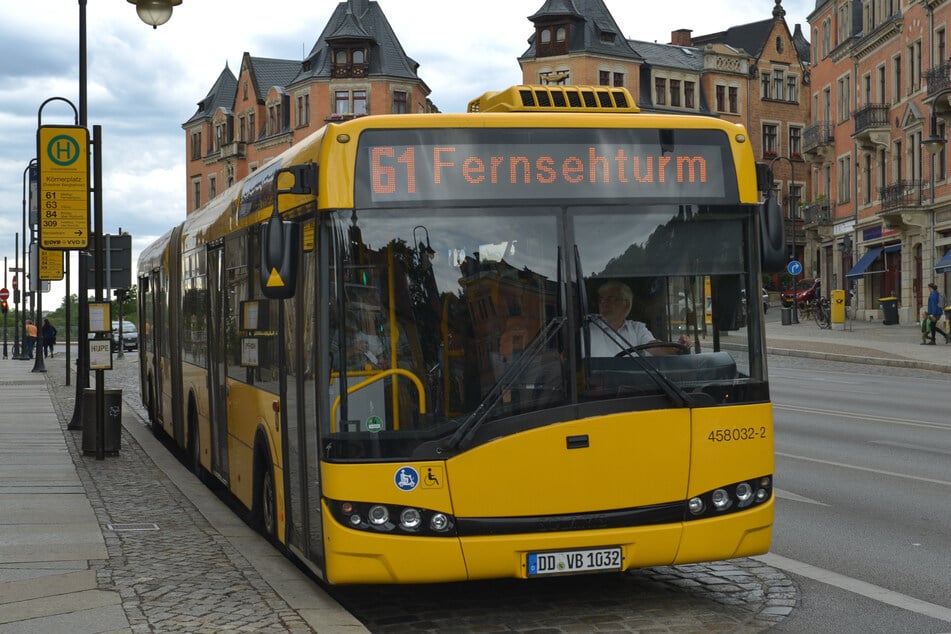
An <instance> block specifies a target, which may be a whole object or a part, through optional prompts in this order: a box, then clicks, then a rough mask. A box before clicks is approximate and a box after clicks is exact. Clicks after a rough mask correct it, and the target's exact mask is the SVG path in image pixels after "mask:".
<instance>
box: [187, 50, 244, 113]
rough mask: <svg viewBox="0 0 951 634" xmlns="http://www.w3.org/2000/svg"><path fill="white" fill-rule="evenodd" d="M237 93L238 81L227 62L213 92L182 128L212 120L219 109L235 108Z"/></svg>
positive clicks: (212, 89)
mask: <svg viewBox="0 0 951 634" xmlns="http://www.w3.org/2000/svg"><path fill="white" fill-rule="evenodd" d="M237 91H238V80H237V78H235V76H234V73H232V72H231V69H230V68H228V63H227V62H225V67H224V70H222V71H221V74H220V75H218V79H217V80H215V83H214V85H213V86H212V87H211V90H209V91H208V94H207V95H205V98H204V99H202V100H201V101H199V102H198V110H197V111H196V112H195V114H193V115H192V116H191V118H190V119H189V120H188V121H186V122H185V123H184V124H183V126H182V127H184V126H187V125H188V124H190V123H194V122H195V121H198V120H200V119H206V118H207V119H210V118H211V117H212V116H214V114H215V111H216V110H218V108H226V109H228V110H231V108H233V107H234V98H235V95H236V94H237Z"/></svg>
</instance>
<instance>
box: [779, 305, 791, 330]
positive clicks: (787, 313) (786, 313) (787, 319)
mask: <svg viewBox="0 0 951 634" xmlns="http://www.w3.org/2000/svg"><path fill="white" fill-rule="evenodd" d="M779 314H780V316H781V317H782V319H783V325H784V326H790V325H792V308H791V307H790V308H786V307H783V308H780V309H779Z"/></svg>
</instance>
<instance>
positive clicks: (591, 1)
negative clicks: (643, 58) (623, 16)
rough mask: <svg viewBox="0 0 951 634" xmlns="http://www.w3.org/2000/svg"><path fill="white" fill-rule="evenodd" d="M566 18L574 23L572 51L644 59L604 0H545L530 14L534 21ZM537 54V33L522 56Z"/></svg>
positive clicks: (522, 57)
mask: <svg viewBox="0 0 951 634" xmlns="http://www.w3.org/2000/svg"><path fill="white" fill-rule="evenodd" d="M565 18H568V19H569V21H571V22H573V23H574V26H573V27H572V32H571V38H570V39H569V46H570V52H572V53H577V52H585V53H592V54H595V55H604V56H608V57H621V58H624V59H630V60H639V59H640V56H639V55H638V54H637V52H636V51H635V50H634V49H633V48H631V45H630V44H629V43H628V41H627V40H626V39H625V38H624V35H623V33H622V31H621V29H620V28H619V27H618V25H617V22H615V21H614V16H612V15H611V12H610V11H608V8H607V7H606V6H605V5H604V0H545V3H544V4H543V5H542V7H541V8H540V9H539V10H538V11H536V12H535V13H534V14H533V15H531V16H529V17H528V19H529V20H531V21H532V22H533V23H539V22H541V23H546V22H550V21H552V20H563V19H565ZM579 36H580V37H579ZM537 56H538V53H537V50H536V48H535V35H534V33H533V34H532V36H531V37H530V38H529V40H528V50H526V51H525V52H524V53H522V55H521V56H520V57H519V59H535V58H537Z"/></svg>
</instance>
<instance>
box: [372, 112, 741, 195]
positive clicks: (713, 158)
mask: <svg viewBox="0 0 951 634" xmlns="http://www.w3.org/2000/svg"><path fill="white" fill-rule="evenodd" d="M729 150H730V147H729V140H728V139H727V137H726V134H725V133H724V132H722V131H719V130H658V129H567V130H561V129H544V130H535V129H532V130H529V129H519V130H511V129H471V130H470V129H458V128H456V129H443V130H430V129H427V130H371V131H368V132H365V133H364V134H362V135H361V137H360V145H359V150H358V154H357V178H356V189H355V197H356V200H357V204H358V206H372V205H381V204H387V203H396V204H399V203H416V204H418V203H421V202H424V201H432V202H439V201H453V200H457V201H463V200H465V201H472V200H485V201H490V200H493V201H504V200H511V201H520V200H521V201H524V200H556V201H562V200H571V201H581V200H604V199H624V198H636V199H638V200H639V201H642V202H644V203H651V202H678V203H696V204H704V203H706V204H716V203H726V202H735V201H736V200H737V199H738V188H737V180H736V172H735V168H734V165H733V160H732V158H731V155H730V151H729Z"/></svg>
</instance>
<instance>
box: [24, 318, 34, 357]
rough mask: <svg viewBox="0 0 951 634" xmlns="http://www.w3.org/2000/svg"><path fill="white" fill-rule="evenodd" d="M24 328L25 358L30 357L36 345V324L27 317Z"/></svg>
mask: <svg viewBox="0 0 951 634" xmlns="http://www.w3.org/2000/svg"><path fill="white" fill-rule="evenodd" d="M24 329H25V330H26V351H25V356H26V358H27V359H32V358H33V349H34V348H35V347H36V324H34V323H33V320H32V319H27V320H26V324H25V326H24Z"/></svg>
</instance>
